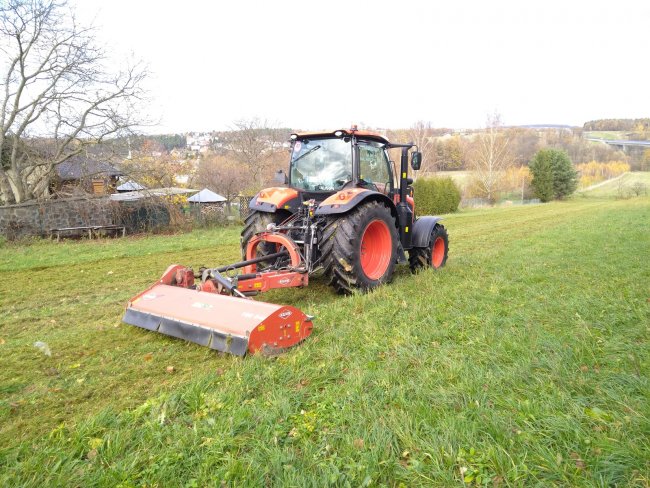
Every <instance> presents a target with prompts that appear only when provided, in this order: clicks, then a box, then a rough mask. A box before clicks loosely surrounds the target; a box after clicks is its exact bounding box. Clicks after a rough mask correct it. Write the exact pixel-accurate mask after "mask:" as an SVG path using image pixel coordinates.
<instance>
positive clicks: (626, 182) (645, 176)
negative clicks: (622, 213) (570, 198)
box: [579, 171, 650, 197]
mask: <svg viewBox="0 0 650 488" xmlns="http://www.w3.org/2000/svg"><path fill="white" fill-rule="evenodd" d="M636 183H642V184H643V185H645V188H646V191H647V192H648V193H650V171H634V172H631V173H625V174H623V175H621V177H620V178H616V179H613V180H610V181H604V182H602V184H601V185H599V186H597V187H596V188H593V189H590V190H581V191H579V194H585V195H589V196H594V197H620V196H622V197H628V196H630V195H631V193H630V192H631V190H632V188H633V186H634V185H635V184H636Z"/></svg>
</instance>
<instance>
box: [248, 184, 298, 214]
mask: <svg viewBox="0 0 650 488" xmlns="http://www.w3.org/2000/svg"><path fill="white" fill-rule="evenodd" d="M298 195H299V193H298V190H294V189H293V188H285V187H272V188H265V189H264V190H262V191H260V192H259V193H258V194H257V195H255V196H254V197H253V199H252V200H251V201H250V203H249V204H248V208H250V209H251V210H257V211H258V212H268V213H275V212H276V210H278V209H279V208H280V209H283V208H287V209H291V208H293V206H294V205H292V203H293V202H292V200H295V199H297V198H298Z"/></svg>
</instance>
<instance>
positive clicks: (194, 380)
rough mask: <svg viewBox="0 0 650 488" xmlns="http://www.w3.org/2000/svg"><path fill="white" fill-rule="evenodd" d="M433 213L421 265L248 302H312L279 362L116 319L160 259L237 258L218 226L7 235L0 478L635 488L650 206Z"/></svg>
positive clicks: (644, 399) (642, 416) (582, 204)
mask: <svg viewBox="0 0 650 488" xmlns="http://www.w3.org/2000/svg"><path fill="white" fill-rule="evenodd" d="M445 225H446V226H447V227H448V229H449V233H450V236H451V244H450V247H451V252H450V259H449V261H448V265H447V267H446V268H445V269H443V270H441V271H439V272H432V271H427V272H423V273H420V274H418V275H416V276H413V275H411V274H410V273H409V272H408V270H406V269H404V268H402V269H400V270H399V272H398V273H397V275H396V277H395V280H394V281H393V283H392V284H390V285H388V286H385V287H383V288H381V289H379V290H377V291H376V292H374V293H371V294H368V295H355V296H352V297H341V296H337V295H335V294H334V293H333V292H332V291H331V290H330V289H329V288H328V287H327V286H326V283H325V282H324V280H323V279H315V280H314V282H313V286H312V285H311V284H310V286H309V288H307V289H304V290H283V291H277V292H273V293H269V294H267V295H265V296H263V297H261V299H263V300H269V301H274V302H277V303H291V304H294V305H296V306H298V307H299V308H301V309H303V310H304V311H306V312H307V313H312V314H315V315H316V321H315V330H314V334H313V335H312V337H311V338H310V339H309V340H308V341H307V342H305V344H303V345H302V346H300V347H299V348H296V349H294V350H292V351H290V352H288V353H286V354H284V355H282V356H280V357H279V358H277V359H268V358H263V357H248V358H245V359H239V358H235V357H231V356H225V355H218V354H215V353H214V352H212V351H209V350H207V349H203V348H201V347H199V346H196V345H193V344H188V343H185V342H183V341H179V340H174V339H171V338H168V337H165V336H161V335H158V334H152V333H148V332H146V331H141V330H139V329H136V328H132V327H129V326H126V325H121V324H120V319H121V315H122V312H123V306H124V303H125V302H126V300H128V298H129V297H130V296H132V295H133V294H135V293H136V292H139V291H141V290H142V289H143V288H144V287H145V286H147V285H149V284H150V283H151V282H153V281H154V280H155V279H156V278H158V276H159V275H160V273H161V272H162V271H163V270H164V269H165V267H166V266H167V265H168V264H170V263H172V262H180V263H184V264H194V265H201V264H207V265H210V264H220V263H224V262H228V261H231V260H235V259H237V257H238V256H239V250H238V231H239V230H238V229H237V228H227V229H218V230H211V231H200V232H194V233H191V234H186V235H176V236H154V237H148V238H142V239H124V240H107V241H100V242H72V243H65V244H60V243H59V244H56V243H47V242H45V243H36V244H34V245H32V246H29V247H27V248H16V247H13V246H5V247H4V248H2V249H0V263H1V264H0V266H2V271H1V272H0V305H1V307H2V309H1V310H2V319H1V322H0V324H1V325H0V338H1V339H2V341H0V342H2V344H1V345H0V352H1V354H0V446H2V447H0V483H2V484H3V485H6V486H17V485H21V486H42V485H84V486H85V485H121V486H138V485H148V486H151V485H158V486H178V485H187V486H206V485H214V484H219V482H220V481H225V482H226V484H228V485H233V486H242V485H244V486H260V485H270V486H323V485H337V486H338V485H341V486H345V485H350V486H358V485H366V486H369V485H388V486H396V485H400V483H403V484H404V485H406V486H413V485H415V486H417V485H429V486H430V485H442V486H446V485H450V484H463V483H465V484H468V485H481V484H484V483H489V484H498V485H515V486H521V485H534V484H537V485H548V484H559V485H572V486H576V485H578V486H593V485H601V486H602V485H612V484H618V485H631V486H634V485H638V486H647V484H648V482H649V479H650V478H649V476H650V475H649V473H650V465H649V461H648V460H649V459H650V440H649V439H650V422H649V417H650V407H649V405H650V401H649V400H650V398H648V397H649V391H650V385H649V384H648V383H649V381H648V371H649V369H650V364H649V355H648V334H649V332H650V313H649V309H650V303H648V300H649V299H650V290H649V284H650V200H648V199H647V198H646V199H632V200H626V201H613V200H598V199H582V198H578V199H576V200H575V201H572V202H563V203H553V204H546V205H537V206H530V207H511V208H504V209H496V210H482V211H473V212H467V213H460V214H457V215H453V216H448V217H447V218H446V220H445ZM36 341H43V342H46V343H47V344H48V345H49V347H50V349H51V353H52V355H51V356H46V355H44V354H42V353H41V352H40V351H39V350H37V349H36V348H34V346H33V343H34V342H36ZM169 366H172V367H173V372H168V367H169Z"/></svg>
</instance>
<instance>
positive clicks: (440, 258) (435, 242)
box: [409, 224, 449, 272]
mask: <svg viewBox="0 0 650 488" xmlns="http://www.w3.org/2000/svg"><path fill="white" fill-rule="evenodd" d="M448 253H449V236H448V235H447V229H445V227H444V226H443V225H440V224H436V225H435V226H434V228H433V230H432V231H431V235H430V236H429V241H428V244H427V247H414V248H412V249H411V250H410V251H409V266H410V268H411V271H413V272H416V271H418V270H421V269H424V268H429V267H431V268H433V269H438V268H442V267H443V266H444V265H445V263H446V262H447V254H448Z"/></svg>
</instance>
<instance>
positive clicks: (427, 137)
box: [406, 120, 437, 177]
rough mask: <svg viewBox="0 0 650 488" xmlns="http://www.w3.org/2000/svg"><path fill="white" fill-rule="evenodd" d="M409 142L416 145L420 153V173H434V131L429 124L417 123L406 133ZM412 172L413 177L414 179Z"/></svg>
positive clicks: (435, 167) (435, 168) (420, 121)
mask: <svg viewBox="0 0 650 488" xmlns="http://www.w3.org/2000/svg"><path fill="white" fill-rule="evenodd" d="M406 133H407V135H408V139H409V141H410V142H414V143H415V144H417V146H418V149H419V150H420V151H421V152H422V166H421V168H422V169H421V170H420V172H421V173H435V172H436V171H437V166H436V150H435V149H436V142H435V138H434V136H435V134H434V129H433V127H432V125H431V122H423V121H422V120H419V121H417V122H416V123H415V124H413V125H412V126H411V127H410V128H409V129H408V130H407V131H406ZM416 176H417V175H416V173H415V172H414V177H416Z"/></svg>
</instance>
